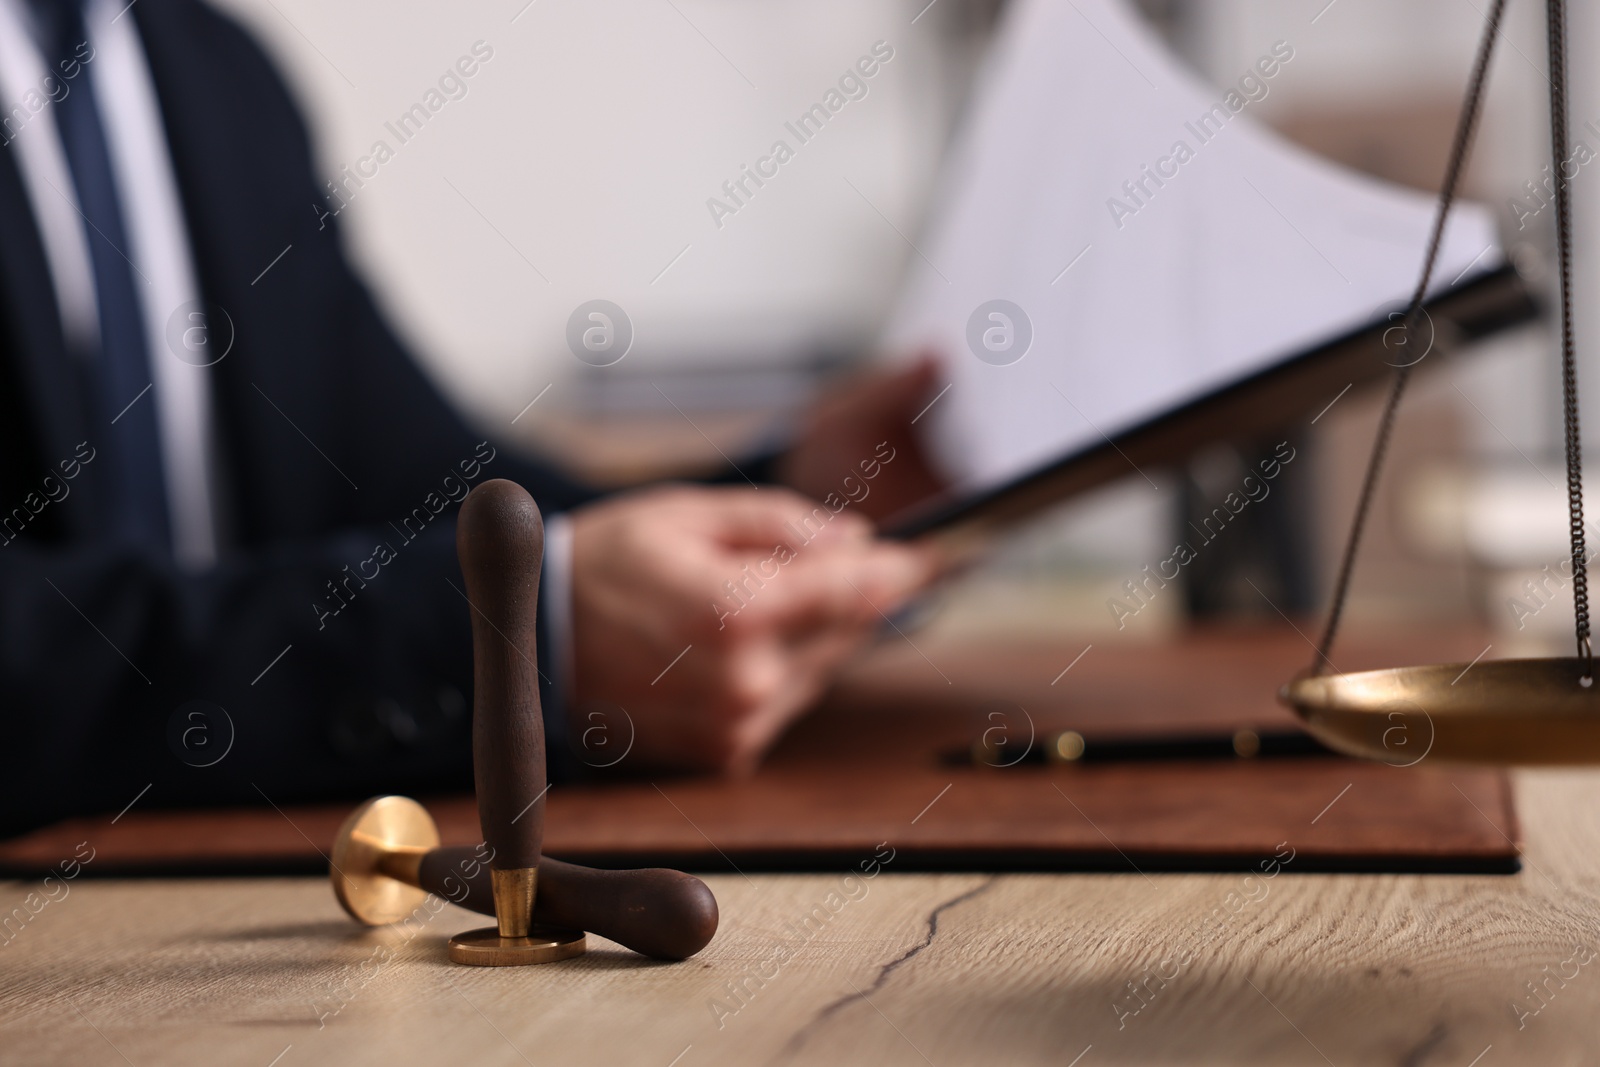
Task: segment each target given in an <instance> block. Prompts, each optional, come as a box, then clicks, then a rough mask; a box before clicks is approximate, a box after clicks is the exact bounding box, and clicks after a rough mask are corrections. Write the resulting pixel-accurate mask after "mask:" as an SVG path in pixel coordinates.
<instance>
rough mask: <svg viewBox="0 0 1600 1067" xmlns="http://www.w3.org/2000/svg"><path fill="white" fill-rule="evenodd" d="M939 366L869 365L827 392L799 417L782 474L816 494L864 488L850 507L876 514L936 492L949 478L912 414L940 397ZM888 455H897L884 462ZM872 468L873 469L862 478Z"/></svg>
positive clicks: (925, 360) (926, 362) (847, 493)
mask: <svg viewBox="0 0 1600 1067" xmlns="http://www.w3.org/2000/svg"><path fill="white" fill-rule="evenodd" d="M938 373H939V365H938V362H937V361H936V360H935V359H934V358H933V357H932V356H923V357H921V358H920V359H917V360H915V361H914V362H912V363H909V364H907V365H905V366H903V367H897V368H894V369H890V370H871V371H866V372H864V373H862V374H859V375H856V376H854V377H852V378H851V379H849V380H847V381H845V382H844V383H842V384H841V385H839V386H837V387H836V388H834V389H833V390H831V391H829V392H828V393H827V394H826V395H824V396H823V397H822V399H821V400H819V401H818V402H817V403H816V404H815V405H813V407H812V408H811V410H810V412H808V413H807V415H806V416H805V418H804V420H803V421H802V422H801V424H800V432H799V433H798V434H797V435H796V437H795V443H794V446H793V447H792V448H790V450H789V452H788V453H787V454H786V455H785V456H783V458H782V459H781V460H780V461H779V464H778V471H777V473H778V477H779V478H780V479H781V480H782V482H783V484H785V485H787V486H790V487H792V488H794V489H798V490H799V491H800V492H802V493H804V494H806V495H807V496H809V497H814V498H815V499H817V500H827V499H828V497H829V494H830V493H831V494H834V495H835V496H838V497H850V498H852V499H855V498H856V496H857V495H858V494H859V495H860V498H859V500H857V501H856V503H855V504H853V505H852V510H854V511H858V512H859V513H860V514H863V515H865V516H867V517H868V518H870V519H873V520H882V519H886V518H888V517H889V516H891V515H893V514H895V513H896V512H898V511H902V510H904V509H905V508H908V507H911V506H912V505H914V504H920V503H921V502H922V501H924V500H926V499H927V498H928V497H930V496H933V495H934V494H935V493H937V492H939V490H941V489H943V488H944V484H943V482H942V481H941V479H940V478H939V476H938V475H937V474H936V473H935V472H934V470H933V467H932V466H931V465H930V464H929V463H928V461H927V457H926V455H925V454H924V453H923V451H922V447H921V445H920V444H919V442H918V440H917V431H916V428H915V427H913V426H912V421H913V420H914V419H916V418H917V417H918V416H919V415H921V414H922V412H923V411H925V410H926V409H927V407H928V405H929V404H930V403H931V402H932V401H933V400H934V398H935V397H937V396H938V390H939V388H940V386H939V385H938ZM885 456H892V457H893V458H892V459H890V460H889V461H888V462H882V463H881V464H880V461H882V460H883V459H884V457H885ZM880 465H881V472H880ZM866 471H872V472H873V475H875V476H869V478H867V479H864V478H863V473H864V472H866ZM846 479H849V481H846ZM869 482H870V484H869Z"/></svg>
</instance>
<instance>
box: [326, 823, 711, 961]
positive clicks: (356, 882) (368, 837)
mask: <svg viewBox="0 0 1600 1067" xmlns="http://www.w3.org/2000/svg"><path fill="white" fill-rule="evenodd" d="M490 855H491V854H490V852H489V849H488V846H487V845H460V846H455V847H451V848H440V847H439V830H438V827H437V826H435V825H434V821H433V819H432V817H431V816H429V814H428V812H427V811H426V810H425V809H424V808H423V806H422V805H421V804H418V803H417V802H416V801H415V800H411V799H410V798H408V797H398V796H387V797H373V798H372V799H371V800H369V801H367V802H366V803H365V804H362V805H361V806H360V807H359V808H357V809H356V810H355V811H353V812H351V814H350V817H349V818H348V819H346V820H345V823H344V826H343V827H342V828H341V829H340V830H339V836H338V837H337V838H336V839H335V840H334V845H333V864H332V869H331V870H330V871H329V874H330V876H331V877H332V879H333V890H334V894H335V895H336V896H337V897H338V898H339V903H340V904H341V905H342V906H343V907H344V910H345V911H347V912H349V913H350V915H351V916H352V917H353V918H355V919H358V920H360V921H361V922H364V923H366V924H367V925H369V926H383V925H386V924H388V923H394V922H400V921H401V920H403V919H407V918H415V917H423V916H425V915H429V914H432V911H433V910H436V909H428V910H426V911H425V910H424V909H425V908H426V906H427V905H426V902H427V899H428V895H429V894H430V893H432V894H434V895H436V896H439V897H442V898H443V899H445V900H448V901H450V902H451V903H453V904H459V905H460V906H461V907H463V908H471V909H472V910H473V911H479V912H483V913H484V914H487V915H493V914H494V891H493V882H492V878H491V874H490V859H489V857H490ZM533 921H534V923H535V925H539V926H558V927H567V928H571V929H574V930H587V931H589V932H590V933H594V934H599V935H600V936H601V937H606V938H610V939H611V940H612V941H615V942H617V944H619V945H622V946H623V947H624V948H630V949H632V950H633V951H635V952H638V953H642V954H643V955H646V956H653V957H655V958H656V959H658V960H681V959H687V958H688V957H690V956H692V955H694V954H695V953H696V952H699V951H700V950H701V949H703V948H705V947H706V945H707V944H709V943H710V941H711V938H712V935H714V934H715V933H716V932H717V900H716V897H714V896H712V895H711V890H710V888H709V887H707V885H706V884H705V883H704V882H702V881H701V880H700V879H698V878H696V877H694V876H693V875H688V874H682V873H680V872H678V871H669V870H662V869H660V868H653V869H649V870H642V871H599V870H595V869H593V868H591V867H580V866H578V865H577V864H575V863H563V862H561V861H560V860H554V859H551V858H549V857H548V856H545V857H541V858H540V860H539V892H538V895H537V897H536V898H535V900H534V906H533Z"/></svg>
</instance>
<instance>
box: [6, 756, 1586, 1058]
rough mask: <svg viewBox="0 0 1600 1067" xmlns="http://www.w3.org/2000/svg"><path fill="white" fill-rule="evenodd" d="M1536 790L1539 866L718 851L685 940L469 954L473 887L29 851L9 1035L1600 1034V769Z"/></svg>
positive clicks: (1537, 1043) (45, 1046) (1099, 1052)
mask: <svg viewBox="0 0 1600 1067" xmlns="http://www.w3.org/2000/svg"><path fill="white" fill-rule="evenodd" d="M1517 791H1518V799H1519V802H1520V814H1521V820H1522V823H1523V831H1524V834H1525V836H1526V842H1527V844H1526V853H1525V869H1524V871H1523V873H1521V874H1520V875H1514V876H1419V875H1404V876H1396V875H1381V876H1374V875H1309V874H1306V875H1301V874H1296V873H1294V868H1293V864H1292V862H1291V863H1290V864H1288V866H1287V867H1286V868H1285V869H1284V872H1283V873H1281V874H1278V875H1277V876H1276V877H1274V878H1271V879H1262V880H1257V881H1247V880H1246V878H1245V877H1244V876H1241V875H1238V874H1230V875H1163V874H1152V875H1149V876H1145V875H1141V874H1139V873H1137V872H1132V871H1130V872H1129V873H1127V874H1109V875H1002V876H988V875H970V874H968V875H913V874H897V873H895V871H894V864H893V862H892V861H890V862H889V863H888V864H887V865H886V866H885V867H884V868H883V870H882V873H879V874H878V875H877V876H876V877H874V878H872V879H870V880H867V879H863V880H861V881H851V882H846V881H844V880H843V879H842V877H841V876H830V875H753V876H751V877H748V878H745V877H741V876H739V875H726V876H717V877H715V878H713V879H711V881H712V883H713V886H714V888H715V890H716V893H717V896H718V898H719V899H720V901H721V904H722V913H723V925H722V929H721V931H720V932H719V934H718V936H717V938H716V940H715V941H714V942H713V943H712V944H711V946H710V947H709V948H708V949H707V950H706V951H705V952H704V953H702V954H701V956H699V957H697V958H696V959H693V960H691V961H689V962H686V963H681V964H659V963H651V962H648V961H645V960H643V959H641V958H639V957H636V956H633V955H631V954H629V953H626V952H624V951H622V950H620V949H617V948H616V947H615V946H612V945H610V944H608V943H606V942H603V941H600V940H599V939H592V942H591V951H590V953H589V954H588V955H587V956H586V957H584V958H582V959H579V960H576V961H572V962H569V963H564V964H558V965H553V966H548V967H534V968H526V969H518V970H475V969H471V968H462V967H455V966H452V965H450V964H449V963H447V962H446V961H445V958H444V947H443V942H444V938H445V937H446V936H447V935H448V934H450V933H453V932H455V931H457V930H461V929H465V928H468V927H471V926H475V925H482V922H481V919H480V918H479V917H477V916H473V915H469V914H468V913H466V912H461V911H457V910H456V909H454V908H453V907H448V906H446V907H444V908H443V910H441V911H440V912H439V914H438V915H437V917H435V918H433V919H432V920H431V921H430V922H428V923H427V924H425V925H422V926H420V927H419V928H417V929H415V930H414V931H413V933H412V934H411V936H409V937H407V935H406V934H405V933H404V932H402V931H400V930H397V929H385V930H376V931H369V930H364V929H361V928H358V927H355V926H353V925H352V924H351V923H350V922H349V921H348V920H347V919H345V918H344V916H343V914H342V913H341V912H340V911H339V909H338V907H337V905H336V904H335V903H334V900H333V896H332V894H331V893H330V892H329V889H328V886H327V884H326V882H325V881H322V880H318V879H310V878H305V879H239V880H231V881H229V880H204V881H197V880H190V881H157V880H125V881H124V880H112V879H102V880H95V879H93V878H89V877H80V878H78V879H76V880H73V881H70V882H64V883H51V884H50V885H49V886H44V885H42V884H41V883H39V882H29V883H23V882H9V883H4V884H3V886H0V904H4V906H5V907H7V908H10V907H12V906H19V905H22V904H23V903H24V902H25V900H26V898H27V895H28V894H29V893H30V892H32V893H37V894H40V895H39V896H37V897H35V898H34V903H35V904H36V905H37V904H38V902H39V901H41V900H44V899H46V895H45V894H46V892H48V894H49V895H52V896H54V897H55V898H57V899H54V900H52V901H50V902H49V903H47V904H44V905H43V906H42V907H41V908H39V910H38V912H37V914H35V915H34V916H33V917H32V918H31V919H30V920H29V921H28V922H26V923H25V924H23V925H21V926H20V928H19V927H17V926H16V925H15V923H14V924H13V927H12V928H11V929H8V930H7V931H6V933H5V935H3V936H5V937H9V940H8V941H5V942H4V944H3V946H0V1062H3V1063H8V1064H9V1063H18V1064H22V1063H27V1064H45V1063H71V1064H85V1065H92V1064H133V1065H136V1067H146V1065H155V1064H163V1065H184V1064H206V1065H211V1064H249V1065H259V1067H268V1065H277V1067H297V1065H300V1064H310V1063H327V1064H341V1065H356V1064H374V1065H379V1064H382V1065H391V1064H395V1065H398V1064H412V1063H418V1064H422V1063H426V1064H438V1063H451V1064H472V1065H475V1067H477V1065H490V1064H521V1063H529V1064H549V1063H561V1064H608V1065H609V1064H642V1065H646V1067H672V1065H677V1067H698V1065H701V1064H752V1063H825V1064H829V1065H830V1067H831V1065H843V1064H856V1063H861V1064H871V1065H873V1067H889V1065H893V1064H922V1063H931V1064H936V1065H938V1067H945V1065H948V1064H961V1063H1002V1064H1010V1063H1050V1064H1059V1065H1070V1064H1077V1065H1079V1067H1099V1065H1101V1064H1110V1063H1177V1062H1207V1063H1227V1064H1255V1063H1273V1064H1302V1063H1303V1064H1324V1063H1332V1064H1338V1065H1340V1067H1344V1065H1346V1064H1350V1065H1356V1064H1362V1065H1364V1064H1405V1065H1421V1064H1454V1065H1459V1067H1469V1065H1477V1067H1500V1065H1503V1064H1512V1063H1536V1064H1562V1063H1572V1064H1578V1063H1593V1062H1596V1060H1597V1059H1600V1027H1597V1026H1596V1022H1595V1020H1596V1015H1597V1009H1600V774H1596V773H1594V772H1567V771H1563V772H1552V771H1543V772H1527V773H1522V774H1519V776H1518V778H1517ZM1329 799H1330V801H1331V800H1332V799H1333V798H1332V797H1330V798H1329ZM69 858H70V857H63V859H69ZM864 858H865V857H864ZM91 867H92V863H91ZM830 894H834V895H833V896H830ZM808 917H809V921H808ZM1562 976H1565V977H1562ZM1129 983H1133V985H1134V986H1137V987H1138V991H1137V992H1135V991H1133V989H1132V987H1131V986H1130V984H1129ZM1529 983H1533V984H1534V985H1537V986H1539V987H1540V988H1541V992H1542V999H1539V998H1535V997H1534V996H1533V995H1532V994H1531V993H1530V985H1529ZM736 991H739V992H736ZM1135 1009H1137V1012H1136V1013H1135ZM1519 1011H1520V1012H1521V1013H1522V1015H1521V1018H1520V1019H1519V1015H1518V1012H1519Z"/></svg>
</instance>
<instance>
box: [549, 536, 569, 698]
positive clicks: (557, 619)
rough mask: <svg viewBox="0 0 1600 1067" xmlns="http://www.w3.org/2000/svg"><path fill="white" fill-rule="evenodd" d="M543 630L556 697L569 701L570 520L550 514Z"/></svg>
mask: <svg viewBox="0 0 1600 1067" xmlns="http://www.w3.org/2000/svg"><path fill="white" fill-rule="evenodd" d="M543 580H544V619H543V623H544V628H545V630H544V632H545V641H546V647H547V648H548V649H549V650H550V659H551V661H552V662H550V663H548V664H546V665H545V669H546V670H548V671H549V672H550V682H551V686H552V688H553V689H554V690H555V692H556V694H557V699H559V700H561V701H563V702H565V703H567V704H571V702H572V683H573V674H574V671H575V670H576V661H575V660H574V659H573V649H572V520H571V519H570V518H568V517H567V516H566V515H552V516H550V517H549V518H548V519H546V520H545V524H544V578H543Z"/></svg>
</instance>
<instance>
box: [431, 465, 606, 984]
mask: <svg viewBox="0 0 1600 1067" xmlns="http://www.w3.org/2000/svg"><path fill="white" fill-rule="evenodd" d="M456 555H457V557H458V558H459V559H460V561H461V573H462V575H463V577H465V579H466V582H467V600H468V602H469V603H470V604H471V606H472V663H473V666H472V686H473V697H472V768H473V776H474V779H475V781H476V784H477V791H478V822H479V825H480V827H481V828H482V830H483V840H484V842H485V844H487V845H488V847H489V849H490V850H491V851H490V856H491V857H492V858H491V860H490V867H489V870H490V878H491V881H492V884H493V887H494V912H495V920H496V926H495V927H494V928H492V929H485V930H473V931H469V932H468V933H464V934H459V935H457V936H456V937H453V938H451V939H450V958H451V959H452V960H454V961H455V962H457V963H468V964H477V965H480V966H514V965H517V964H524V963H552V962H554V961H556V960H562V959H567V958H569V957H571V956H577V955H580V954H581V953H582V952H583V950H584V937H583V933H582V931H578V930H562V929H554V928H536V927H534V926H533V925H532V923H533V908H534V899H535V896H536V893H537V891H538V871H539V850H540V846H541V844H542V843H543V840H544V793H545V751H544V716H543V713H542V711H541V710H540V707H539V666H538V662H537V658H536V657H537V651H536V648H535V641H534V629H535V623H536V616H537V609H538V605H539V567H540V564H541V563H542V561H543V557H544V522H543V520H542V519H541V518H540V515H539V508H538V507H537V506H536V505H535V504H534V502H533V498H532V497H530V496H529V495H528V493H527V491H526V490H524V489H523V488H522V487H521V486H520V485H517V484H516V483H515V482H509V481H506V480H504V479H495V480H494V481H489V482H484V483H483V484H482V485H480V486H478V487H477V488H476V489H474V490H473V491H472V492H471V493H470V494H468V496H467V499H466V501H465V502H463V503H462V505H461V515H460V517H459V518H458V519H457V520H456Z"/></svg>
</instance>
